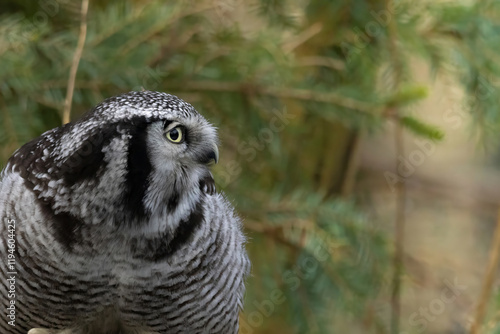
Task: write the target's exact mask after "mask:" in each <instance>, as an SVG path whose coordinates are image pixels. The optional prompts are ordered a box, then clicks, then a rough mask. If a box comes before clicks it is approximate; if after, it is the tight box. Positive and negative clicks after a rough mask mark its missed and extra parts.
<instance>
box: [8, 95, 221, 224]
mask: <svg viewBox="0 0 500 334" xmlns="http://www.w3.org/2000/svg"><path fill="white" fill-rule="evenodd" d="M217 160H218V150H217V135H216V130H215V128H214V127H213V126H212V125H211V124H210V123H209V122H208V121H207V120H206V119H205V118H204V117H203V116H201V115H200V114H199V113H198V112H197V111H196V110H195V109H194V108H193V107H192V106H191V105H190V104H188V103H186V102H184V101H183V100H181V99H179V98H177V97H175V96H173V95H169V94H165V93H159V92H152V91H142V92H130V93H127V94H123V95H120V96H116V97H113V98H110V99H107V100H105V101H103V102H102V103H101V104H99V105H97V106H96V107H95V108H94V109H92V110H91V111H90V112H89V113H87V114H86V115H85V116H83V117H82V118H81V119H80V120H78V121H76V122H74V123H70V124H67V125H65V126H63V127H60V128H56V129H53V130H50V131H48V132H46V133H44V134H43V135H42V136H40V137H39V138H37V139H35V140H33V141H32V142H30V143H28V144H26V145H24V146H23V147H22V148H20V149H19V150H18V151H16V153H15V154H14V155H13V156H12V158H11V159H10V160H9V164H8V167H7V168H12V170H14V171H16V172H18V173H20V175H21V176H22V177H23V178H24V180H25V181H26V184H27V185H28V186H29V187H30V188H31V189H32V190H33V191H34V192H35V193H36V195H37V197H38V198H39V200H40V202H41V203H42V205H45V206H47V207H48V208H50V210H51V211H52V212H53V213H54V214H56V215H61V214H63V215H69V216H70V217H72V218H74V219H76V220H78V221H79V222H81V223H87V224H103V223H105V224H111V225H113V226H117V227H130V226H135V227H137V226H144V224H147V222H150V221H154V220H157V221H162V222H166V223H165V224H167V225H168V224H175V222H177V221H180V220H182V219H184V218H185V216H186V215H189V213H190V210H191V209H192V208H193V207H196V205H197V203H199V201H200V198H202V197H203V196H210V195H212V194H213V192H214V191H215V188H214V183H213V179H212V176H211V174H210V171H209V165H210V164H212V163H214V162H217ZM191 211H192V210H191ZM153 225H154V226H153V227H151V228H152V229H162V228H166V227H165V226H157V225H158V224H156V225H155V224H153ZM167 227H168V226H167Z"/></svg>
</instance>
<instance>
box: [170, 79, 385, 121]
mask: <svg viewBox="0 0 500 334" xmlns="http://www.w3.org/2000/svg"><path fill="white" fill-rule="evenodd" d="M165 87H166V88H172V89H176V90H180V91H183V90H188V91H189V90H196V91H200V90H201V91H212V92H242V93H248V94H258V95H268V96H273V97H278V98H289V99H296V100H303V101H316V102H323V103H331V104H335V105H337V106H340V107H344V108H347V109H352V110H355V111H358V112H361V113H364V114H367V115H370V116H383V115H382V112H381V111H382V108H380V107H376V106H374V105H372V104H369V103H365V102H360V101H357V100H354V99H351V98H348V97H345V96H342V95H337V94H335V93H324V92H316V91H313V90H308V89H299V88H277V87H266V86H257V85H252V84H250V83H238V82H224V81H210V80H203V81H186V82H183V83H180V84H179V83H178V82H177V83H174V84H173V85H172V86H171V87H169V85H168V84H166V85H165ZM388 117H393V116H392V115H390V116H388Z"/></svg>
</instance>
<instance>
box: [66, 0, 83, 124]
mask: <svg viewBox="0 0 500 334" xmlns="http://www.w3.org/2000/svg"><path fill="white" fill-rule="evenodd" d="M88 9H89V0H82V10H81V22H80V35H79V36H78V44H77V46H76V50H75V54H74V55H73V62H72V63H71V69H70V72H69V78H68V86H67V90H66V100H65V101H64V110H63V124H66V123H69V121H70V115H71V102H72V101H73V92H74V91H75V80H76V72H77V71H78V65H79V64H80V59H81V57H82V52H83V46H84V45H85V39H86V37H87V12H88Z"/></svg>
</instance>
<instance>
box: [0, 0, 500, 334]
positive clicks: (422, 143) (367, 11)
mask: <svg viewBox="0 0 500 334" xmlns="http://www.w3.org/2000/svg"><path fill="white" fill-rule="evenodd" d="M84 2H85V0H84ZM82 22H85V23H86V31H85V29H83V30H82V29H81V27H82ZM84 25H85V24H84ZM79 38H80V40H81V41H82V42H83V41H85V44H84V47H83V51H82V53H81V56H78V52H76V51H75V50H77V44H78V40H79ZM82 38H84V40H83V39H82ZM75 53H76V54H77V56H76V57H75ZM75 65H78V67H76V66H75ZM72 68H74V69H76V68H77V69H78V71H77V72H76V77H75V81H74V89H71V88H70V91H71V92H73V97H72V110H71V118H72V119H76V118H78V117H79V116H80V115H82V114H83V113H84V112H85V111H87V110H89V109H90V108H91V107H92V106H94V105H95V104H97V103H99V102H100V101H102V100H103V99H105V98H107V97H110V96H113V95H117V94H120V93H124V92H127V91H130V90H141V89H148V90H157V91H164V92H168V93H171V94H175V95H178V96H179V97H181V98H183V99H185V100H186V101H188V102H190V103H191V104H193V105H194V106H195V107H196V108H197V110H198V111H200V112H201V113H202V114H203V115H204V116H206V118H208V119H209V120H210V121H211V122H212V123H213V124H215V125H216V126H217V127H218V129H219V135H220V139H221V144H220V149H221V159H220V163H219V165H217V166H216V167H215V168H214V174H215V179H216V182H217V185H218V189H219V190H220V191H224V192H225V193H226V194H227V197H228V198H229V199H230V200H231V201H232V202H233V203H234V205H235V206H236V208H237V211H238V212H239V213H240V215H241V216H242V218H243V219H244V221H245V229H246V234H247V235H248V245H247V248H248V251H249V254H250V258H251V261H252V264H253V267H252V274H251V277H250V278H249V279H248V282H247V293H246V299H245V309H244V312H243V313H242V315H241V325H240V327H241V328H240V333H255V334H258V333H259V334H260V333H399V334H403V333H408V334H410V333H500V324H499V323H498V322H499V321H500V293H499V289H498V288H499V280H498V279H497V278H496V273H497V264H498V263H497V262H498V257H495V255H498V248H497V247H498V246H499V245H500V238H499V237H498V235H496V238H495V231H496V225H497V218H498V217H497V216H498V212H497V210H498V202H499V200H500V175H499V167H500V154H499V153H500V151H499V145H498V137H499V136H498V133H499V129H500V111H499V103H500V101H499V96H500V94H499V93H500V1H496V0H491V1H488V0H486V1H435V0H434V1H428V0H421V1H409V0H399V1H396V0H385V1H382V0H369V1H368V0H349V1H348V0H336V1H330V0H308V1H306V0H269V1H265V0H260V1H259V0H248V1H247V0H222V1H213V0H202V1H197V2H194V1H193V2H187V1H186V2H184V1H182V2H181V1H139V0H136V1H132V0H128V1H120V2H114V1H105V0H91V1H90V4H89V7H88V12H87V10H85V5H84V6H82V3H81V2H80V1H69V0H45V1H44V0H40V1H32V0H1V1H0V166H4V165H5V162H6V161H7V159H8V157H9V156H10V155H11V154H12V153H13V152H14V151H15V150H16V149H17V148H18V147H20V146H21V145H22V144H23V143H26V142H27V141H29V140H30V139H32V138H35V137H37V136H39V135H40V134H41V133H43V132H44V131H46V130H48V129H51V128H53V127H56V126H59V125H61V124H62V119H63V116H62V115H63V109H64V104H65V98H66V96H67V89H68V86H71V84H69V82H70V81H71V80H68V77H69V76H70V72H71V69H72ZM499 235H500V234H499ZM495 240H496V242H495ZM471 328H472V329H471Z"/></svg>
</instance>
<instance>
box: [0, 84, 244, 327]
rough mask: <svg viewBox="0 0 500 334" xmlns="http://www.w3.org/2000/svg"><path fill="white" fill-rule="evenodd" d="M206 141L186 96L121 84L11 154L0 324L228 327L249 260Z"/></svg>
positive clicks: (2, 201)
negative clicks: (8, 312)
mask: <svg viewBox="0 0 500 334" xmlns="http://www.w3.org/2000/svg"><path fill="white" fill-rule="evenodd" d="M179 137H180V138H181V139H182V140H179ZM167 138H168V139H167ZM215 144H216V135H215V130H214V129H213V128H212V127H211V126H210V124H209V123H208V122H207V121H206V120H205V119H204V118H203V117H201V116H200V115H199V114H198V113H197V112H196V111H195V110H194V109H193V108H192V107H191V106H190V105H189V104H187V103H185V102H183V101H182V100H179V99H177V98H176V97H174V96H171V95H167V94H163V93H155V92H132V93H129V94H126V95H122V96H119V97H116V98H112V99H108V100H106V101H104V102H103V103H102V104H101V105H99V106H98V107H96V108H95V109H94V110H93V111H91V112H90V113H89V114H88V115H87V116H85V117H84V118H82V119H81V120H80V121H78V122H76V123H74V124H69V125H66V126H64V127H62V128H57V129H54V130H51V131H48V132H46V133H45V134H43V135H42V136H41V137H40V138H37V139H35V140H34V141H32V142H30V143H28V144H26V145H25V146H23V147H22V148H21V149H19V150H18V151H16V153H15V154H14V155H13V156H12V158H11V159H10V160H9V162H8V164H7V166H6V168H5V170H4V171H3V173H2V178H1V181H0V217H1V218H2V225H1V226H0V235H1V236H2V239H0V251H1V256H2V258H3V259H4V260H3V262H4V264H3V265H2V277H3V278H4V279H3V282H2V285H1V295H2V303H3V305H2V306H3V309H4V310H5V309H6V308H8V307H9V305H11V304H10V303H11V300H14V301H15V322H14V323H12V322H11V323H10V324H9V321H11V319H9V318H7V317H4V319H3V321H1V322H0V331H1V332H2V333H4V332H5V333H23V334H24V333H26V332H27V331H28V330H29V329H31V328H47V329H51V330H63V329H66V330H68V329H69V330H71V332H72V333H89V334H90V333H94V334H98V333H112V334H115V333H149V332H157V333H236V332H237V330H238V314H239V309H240V307H241V303H242V298H243V292H244V279H245V276H246V274H247V273H248V268H249V262H248V258H247V255H246V252H245V250H244V242H245V238H244V236H243V234H242V232H241V223H240V221H239V219H238V218H237V216H236V215H235V214H234V212H233V209H232V207H231V205H230V204H229V203H228V201H227V200H225V199H224V197H223V196H222V195H221V194H218V193H216V192H215V189H214V185H213V179H212V177H211V174H210V172H209V170H208V167H207V164H208V163H209V162H210V161H211V160H217V149H216V146H215ZM13 228H14V231H12V229H13ZM9 230H10V232H9ZM9 233H10V234H11V236H12V235H14V237H15V246H14V247H12V245H11V246H10V248H9V240H8V237H7V236H8V234H9ZM10 244H12V241H10ZM9 249H10V250H11V252H9ZM9 254H11V255H14V257H15V260H14V261H12V256H11V262H9V264H10V265H12V267H9V266H8V265H7V263H8V260H7V259H8V256H9ZM10 272H15V274H9V273H10ZM10 276H14V278H15V286H14V288H15V292H14V294H15V296H14V297H13V298H10V297H11V295H12V284H11V283H12V281H10V283H9V282H7V281H6V279H7V278H9V277H10ZM12 324H15V327H14V326H12Z"/></svg>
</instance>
